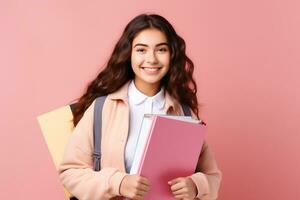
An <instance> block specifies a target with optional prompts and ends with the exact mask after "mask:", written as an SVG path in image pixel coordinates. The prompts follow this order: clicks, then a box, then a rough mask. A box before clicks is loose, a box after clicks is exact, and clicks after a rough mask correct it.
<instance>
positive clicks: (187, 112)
mask: <svg viewBox="0 0 300 200" xmlns="http://www.w3.org/2000/svg"><path fill="white" fill-rule="evenodd" d="M181 107H182V110H183V113H184V116H192V113H191V110H190V108H189V107H188V106H187V105H185V104H181Z"/></svg>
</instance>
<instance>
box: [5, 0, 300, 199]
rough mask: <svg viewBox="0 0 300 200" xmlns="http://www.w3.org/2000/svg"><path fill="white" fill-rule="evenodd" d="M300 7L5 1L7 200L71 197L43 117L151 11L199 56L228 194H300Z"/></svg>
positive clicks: (235, 2) (73, 94) (202, 94)
mask: <svg viewBox="0 0 300 200" xmlns="http://www.w3.org/2000/svg"><path fill="white" fill-rule="evenodd" d="M299 10H300V3H299V1H297V0H294V1H292V0H286V1H284V0H253V1H239V0H227V1H215V0H210V1H196V0H195V1H177V2H174V1H169V2H162V1H159V0H152V1H144V2H141V1H110V2H108V3H104V1H66V0H60V1H54V0H52V1H50V0H48V1H47V0H44V1H34V0H27V1H26V2H25V1H17V0H10V1H1V2H0V25H1V26H0V66H1V79H0V85H1V120H0V121H1V122H0V123H1V133H0V136H1V138H0V139H1V140H0V156H1V163H0V169H1V170H0V199H42V198H43V199H45V200H46V199H49V200H50V199H51V200H52V199H64V193H63V190H62V187H61V185H60V183H59V180H58V177H57V174H56V171H55V168H54V165H53V163H52V161H51V157H50V155H49V153H48V150H47V147H46V143H45V141H44V139H43V137H42V134H41V131H40V129H39V126H38V123H37V120H36V116H38V115H39V114H41V113H44V112H47V111H50V110H52V109H55V108H57V107H60V106H62V105H65V104H67V103H68V102H70V101H71V100H73V99H75V98H77V97H78V96H79V95H80V94H81V93H82V92H83V89H84V88H85V85H86V84H87V83H88V82H89V81H91V80H92V79H93V78H94V77H95V75H96V73H97V72H98V70H99V69H100V68H101V66H103V64H104V63H105V61H106V60H107V58H108V56H109V55H110V53H111V51H112V48H113V46H114V44H115V42H116V41H117V39H118V38H119V37H120V35H121V32H122V30H123V28H124V27H125V25H126V23H127V22H128V21H129V20H130V19H132V18H133V17H134V16H136V15H137V14H139V13H142V12H146V11H147V12H148V11H151V12H152V11H153V12H157V13H159V14H161V15H163V16H165V17H166V18H167V19H168V20H169V21H170V22H171V23H172V24H173V25H174V27H175V29H176V30H177V32H178V33H179V34H180V35H181V36H182V37H183V38H184V39H185V40H186V43H187V51H188V55H189V56H190V57H191V59H192V60H193V61H194V63H195V66H196V69H195V77H196V80H197V83H198V87H199V100H200V102H201V103H202V105H203V107H202V111H201V117H202V118H203V119H204V120H205V121H206V122H207V123H208V125H209V133H208V142H209V144H210V146H211V148H212V149H213V151H214V153H215V156H216V159H217V161H218V164H219V166H220V168H221V170H222V172H223V182H222V186H221V191H220V198H219V199H221V200H236V199H243V200H253V199H255V200H256V199H261V200H265V199H272V200H279V199H280V200H281V199H300V190H299V181H300V172H299V169H300V156H299V151H300V147H299V142H300V134H299V133H300V125H299V121H300V105H299V102H300V90H299V86H300V80H299V74H300V69H299V65H300V56H299V52H300V39H299V35H300V28H299V24H300V14H299Z"/></svg>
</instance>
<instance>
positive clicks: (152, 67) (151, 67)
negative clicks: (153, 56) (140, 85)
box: [141, 66, 162, 69]
mask: <svg viewBox="0 0 300 200" xmlns="http://www.w3.org/2000/svg"><path fill="white" fill-rule="evenodd" d="M141 68H142V69H161V68H162V67H156V66H150V67H144V66H141Z"/></svg>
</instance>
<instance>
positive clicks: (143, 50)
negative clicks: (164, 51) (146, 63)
mask: <svg viewBox="0 0 300 200" xmlns="http://www.w3.org/2000/svg"><path fill="white" fill-rule="evenodd" d="M136 51H137V52H140V53H143V52H145V49H137V50H136Z"/></svg>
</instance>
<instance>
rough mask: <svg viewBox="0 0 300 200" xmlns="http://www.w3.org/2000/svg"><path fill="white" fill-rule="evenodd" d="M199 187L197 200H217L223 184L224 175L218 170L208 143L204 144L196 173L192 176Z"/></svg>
mask: <svg viewBox="0 0 300 200" xmlns="http://www.w3.org/2000/svg"><path fill="white" fill-rule="evenodd" d="M190 177H191V178H192V180H193V181H194V183H195V184H196V186H197V190H198V194H197V196H196V199H199V200H215V199H217V198H218V192H219V188H220V184H221V179H222V173H221V171H220V170H219V169H218V166H217V163H216V160H215V158H214V155H213V153H212V151H211V150H210V148H209V146H208V144H207V142H206V141H204V143H203V147H202V151H201V153H200V156H199V159H198V163H197V167H196V173H194V174H192V175H191V176H190Z"/></svg>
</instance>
